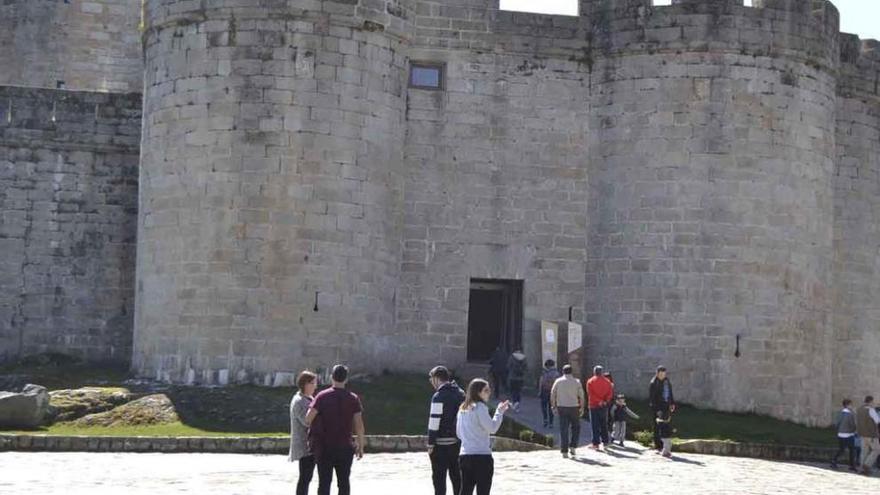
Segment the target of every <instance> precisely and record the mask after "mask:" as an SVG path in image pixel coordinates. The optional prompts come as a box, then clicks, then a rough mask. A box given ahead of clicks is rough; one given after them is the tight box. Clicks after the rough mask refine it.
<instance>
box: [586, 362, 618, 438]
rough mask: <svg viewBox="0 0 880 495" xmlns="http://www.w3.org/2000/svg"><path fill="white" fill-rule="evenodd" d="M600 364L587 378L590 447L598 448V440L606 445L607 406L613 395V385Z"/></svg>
mask: <svg viewBox="0 0 880 495" xmlns="http://www.w3.org/2000/svg"><path fill="white" fill-rule="evenodd" d="M603 371H604V370H603V369H602V367H601V366H596V367H594V368H593V377H592V378H590V379H589V380H587V395H588V396H589V398H588V402H587V403H588V405H589V408H590V425H591V426H592V427H593V444H592V445H591V446H590V448H592V449H599V442H600V441H601V442H602V445H603V446H606V447H607V446H608V443H609V441H608V406H609V405H610V404H611V400H612V398H613V397H614V385H613V384H612V383H611V380H609V379H607V378H605V376H604V374H603Z"/></svg>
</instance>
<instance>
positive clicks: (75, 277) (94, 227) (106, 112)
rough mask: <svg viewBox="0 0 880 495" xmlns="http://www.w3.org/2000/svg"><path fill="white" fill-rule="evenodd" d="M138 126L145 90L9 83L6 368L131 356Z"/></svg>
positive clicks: (0, 166) (2, 199) (1, 300)
mask: <svg viewBox="0 0 880 495" xmlns="http://www.w3.org/2000/svg"><path fill="white" fill-rule="evenodd" d="M39 3H43V2H39ZM56 4H57V5H62V4H61V3H60V2H57V3H56ZM0 18H2V16H0ZM2 31H3V30H2V29H0V32H2ZM2 65H3V64H0V66H2ZM2 72H3V73H4V74H5V73H7V72H9V71H6V70H3V71H2ZM139 127H140V95H136V94H125V95H119V94H117V95H109V94H100V93H87V92H73V91H62V90H54V89H27V88H19V87H10V86H0V206H2V212H0V253H2V256H0V362H10V361H16V360H18V359H21V358H22V357H25V356H29V355H33V354H40V353H46V352H56V353H65V354H69V355H72V356H76V357H78V358H82V359H85V360H89V361H98V362H115V363H127V362H128V361H129V359H130V356H131V340H132V321H133V315H132V312H133V306H134V304H133V297H134V255H135V253H134V250H135V233H136V221H137V213H136V208H137V165H138V139H139V134H140V130H139Z"/></svg>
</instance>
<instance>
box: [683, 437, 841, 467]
mask: <svg viewBox="0 0 880 495" xmlns="http://www.w3.org/2000/svg"><path fill="white" fill-rule="evenodd" d="M831 440H833V438H832V439H831ZM672 450H673V451H675V452H683V453H686V454H705V455H720V456H729V457H750V458H753V459H767V460H771V461H798V462H830V461H831V457H832V456H833V455H834V452H835V449H833V448H825V447H805V446H796V445H771V444H760V443H739V442H725V441H722V440H687V441H684V442H682V443H677V444H675V445H674V446H673V449H672Z"/></svg>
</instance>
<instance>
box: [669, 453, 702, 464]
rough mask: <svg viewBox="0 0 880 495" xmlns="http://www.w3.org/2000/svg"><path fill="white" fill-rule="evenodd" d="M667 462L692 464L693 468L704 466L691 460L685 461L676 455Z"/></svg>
mask: <svg viewBox="0 0 880 495" xmlns="http://www.w3.org/2000/svg"><path fill="white" fill-rule="evenodd" d="M669 460H671V461H673V462H680V463H682V464H693V465H695V466H705V464H704V463H702V462H700V461H695V460H693V459H685V458H684V457H679V456H677V455H674V456H672V457H670V458H669Z"/></svg>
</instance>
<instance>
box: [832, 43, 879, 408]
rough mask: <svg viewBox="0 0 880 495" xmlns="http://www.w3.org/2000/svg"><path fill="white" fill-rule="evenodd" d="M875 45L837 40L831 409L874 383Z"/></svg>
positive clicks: (876, 330) (876, 220) (876, 260)
mask: <svg viewBox="0 0 880 495" xmlns="http://www.w3.org/2000/svg"><path fill="white" fill-rule="evenodd" d="M878 73H880V43H878V42H877V41H876V40H859V39H858V38H857V37H855V36H852V35H843V37H842V39H841V72H840V78H839V80H838V85H837V162H836V166H835V176H834V188H835V196H834V227H835V228H834V246H835V249H834V280H835V291H834V314H833V322H834V330H835V334H834V337H835V339H836V341H837V352H836V354H835V362H834V390H833V396H834V404H835V405H836V404H839V403H840V401H841V400H842V399H844V398H850V399H852V400H854V401H857V403H858V402H859V401H861V400H862V398H863V397H864V396H865V395H869V394H870V395H874V396H877V395H878V393H880V392H878V390H877V384H878V382H880V379H878V377H880V363H878V362H877V359H876V356H877V355H878V353H880V303H878V300H880V250H878V246H880V92H878V83H877V77H878V76H877V74H878Z"/></svg>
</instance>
